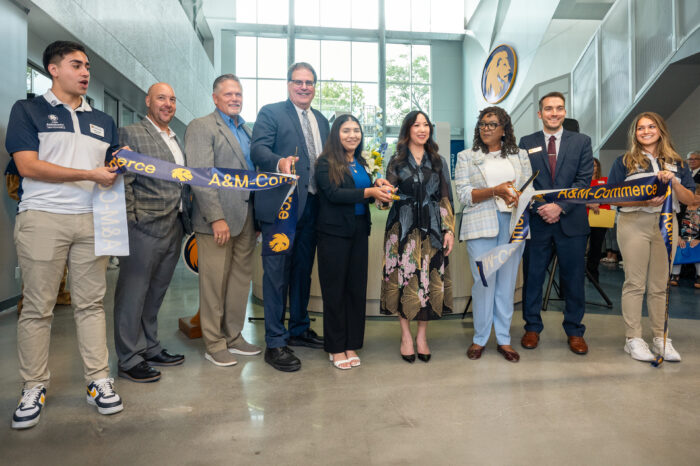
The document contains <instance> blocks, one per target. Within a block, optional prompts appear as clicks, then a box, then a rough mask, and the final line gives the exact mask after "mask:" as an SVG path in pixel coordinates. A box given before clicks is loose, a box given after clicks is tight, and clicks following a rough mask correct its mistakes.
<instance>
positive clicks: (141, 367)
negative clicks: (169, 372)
mask: <svg viewBox="0 0 700 466" xmlns="http://www.w3.org/2000/svg"><path fill="white" fill-rule="evenodd" d="M118 374H119V377H124V378H125V379H129V380H131V381H133V382H157V381H158V380H160V372H159V371H158V370H157V369H154V368H152V367H151V366H149V365H148V363H147V362H146V361H141V362H140V363H138V364H136V365H135V366H134V367H132V368H131V369H121V368H120V369H119V372H118Z"/></svg>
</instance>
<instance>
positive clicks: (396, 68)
mask: <svg viewBox="0 0 700 466" xmlns="http://www.w3.org/2000/svg"><path fill="white" fill-rule="evenodd" d="M408 61H409V60H408V55H407V54H402V55H400V56H399V58H398V59H394V60H389V62H388V63H387V67H386V82H387V92H386V107H387V124H389V125H400V124H401V121H402V119H403V117H404V116H405V115H406V114H407V113H408V112H410V111H411V110H422V111H424V112H425V113H430V86H429V85H428V83H429V82H430V63H429V60H428V57H427V56H425V55H419V56H416V57H414V58H413V63H412V64H411V70H410V71H409V70H407V69H406V66H402V65H401V63H408ZM411 78H413V85H411Z"/></svg>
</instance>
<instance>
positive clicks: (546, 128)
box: [520, 92, 593, 354]
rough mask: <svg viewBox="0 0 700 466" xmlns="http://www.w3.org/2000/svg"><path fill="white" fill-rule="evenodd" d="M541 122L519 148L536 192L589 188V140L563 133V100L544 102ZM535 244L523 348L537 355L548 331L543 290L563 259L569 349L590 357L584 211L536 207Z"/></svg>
mask: <svg viewBox="0 0 700 466" xmlns="http://www.w3.org/2000/svg"><path fill="white" fill-rule="evenodd" d="M539 108H540V109H539V111H538V112H537V116H538V117H539V118H540V119H541V120H542V125H543V131H537V132H536V133H533V134H530V135H528V136H524V137H523V138H522V139H520V148H522V149H526V150H527V151H528V154H529V156H530V163H531V165H532V171H533V172H535V171H537V170H539V172H540V174H539V176H538V177H537V178H535V181H534V187H535V189H537V190H541V189H564V188H588V187H589V186H590V183H591V177H592V176H593V153H592V150H591V138H589V137H588V136H586V135H584V134H579V133H575V132H571V131H567V130H565V129H564V128H563V126H562V125H563V123H564V118H565V117H566V107H565V99H564V96H563V95H562V94H561V93H560V92H550V93H549V94H547V95H545V96H544V97H542V98H541V99H540V106H539ZM530 231H531V236H532V238H531V239H529V240H528V241H527V245H526V246H525V253H524V255H523V271H524V275H525V284H524V286H523V319H524V320H525V335H524V336H523V338H522V340H521V343H522V345H523V347H524V348H527V349H534V348H536V347H537V344H538V343H539V339H540V332H542V329H543V328H544V327H543V325H542V317H541V315H540V311H541V309H542V284H543V283H544V278H545V271H546V270H547V266H548V265H549V262H550V260H551V257H552V254H556V255H557V258H558V259H559V277H560V283H561V288H562V291H563V294H564V301H565V308H564V322H563V324H562V325H563V327H564V331H565V332H566V335H567V336H568V340H569V348H570V349H571V351H573V352H574V353H576V354H586V353H587V352H588V345H587V344H586V341H585V340H584V338H583V334H584V332H585V330H586V327H585V326H584V325H583V324H582V323H581V321H582V319H583V313H584V310H585V305H586V302H585V295H584V278H585V272H584V271H585V268H584V265H585V262H584V259H585V252H586V238H587V236H588V233H589V227H588V217H587V215H586V206H585V205H583V204H571V203H569V202H563V201H557V202H551V203H546V204H543V203H539V204H538V203H536V204H535V205H534V206H533V212H532V215H531V216H530Z"/></svg>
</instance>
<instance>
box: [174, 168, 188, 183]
mask: <svg viewBox="0 0 700 466" xmlns="http://www.w3.org/2000/svg"><path fill="white" fill-rule="evenodd" d="M170 176H172V177H173V179H175V180H179V181H182V182H185V181H190V180H192V172H191V171H189V170H188V169H186V168H175V169H174V170H173V171H171V172H170Z"/></svg>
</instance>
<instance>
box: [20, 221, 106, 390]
mask: <svg viewBox="0 0 700 466" xmlns="http://www.w3.org/2000/svg"><path fill="white" fill-rule="evenodd" d="M14 236H15V244H16V245H17V256H18V258H19V265H20V268H21V269H22V280H23V282H24V307H23V309H22V314H20V316H19V320H18V322H17V350H18V353H19V372H20V376H21V377H22V380H23V381H24V387H25V388H31V387H33V386H34V385H36V384H38V383H42V384H44V385H46V386H48V382H49V378H50V375H51V374H50V372H49V368H48V360H49V343H50V341H51V322H52V320H53V309H54V306H55V305H56V294H57V293H58V288H59V284H60V282H61V277H62V275H63V269H64V267H65V266H66V262H67V264H68V270H69V271H70V291H71V295H72V302H73V312H74V318H75V324H76V327H77V335H78V347H79V350H80V356H81V358H82V360H83V369H84V375H85V381H86V382H90V381H92V380H97V379H102V378H105V377H108V376H109V367H108V351H107V338H106V333H105V332H106V330H105V313H104V307H103V302H102V300H103V298H104V294H105V290H106V277H105V273H106V269H107V259H108V258H107V257H106V256H101V257H96V256H95V238H94V227H93V220H92V214H78V215H65V214H52V213H48V212H41V211H37V210H27V211H24V212H22V213H20V214H18V215H17V219H16V223H15V235H14Z"/></svg>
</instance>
